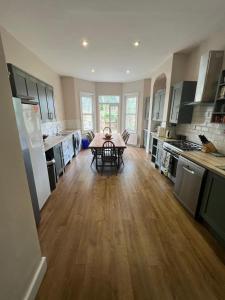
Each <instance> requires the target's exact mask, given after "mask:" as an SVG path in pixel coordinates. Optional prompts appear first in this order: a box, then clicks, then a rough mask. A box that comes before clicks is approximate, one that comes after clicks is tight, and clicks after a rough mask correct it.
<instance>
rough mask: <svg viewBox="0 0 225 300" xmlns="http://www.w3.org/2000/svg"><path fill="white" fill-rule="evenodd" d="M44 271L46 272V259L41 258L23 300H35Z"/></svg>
mask: <svg viewBox="0 0 225 300" xmlns="http://www.w3.org/2000/svg"><path fill="white" fill-rule="evenodd" d="M46 270H47V260H46V257H42V258H41V261H40V264H39V265H38V267H37V270H36V272H35V274H34V276H33V278H32V280H31V283H30V286H29V288H28V290H27V292H26V295H25V297H24V300H34V299H35V297H36V295H37V292H38V289H39V287H40V285H41V282H42V279H43V277H44V275H45V272H46Z"/></svg>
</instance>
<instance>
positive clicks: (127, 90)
mask: <svg viewBox="0 0 225 300" xmlns="http://www.w3.org/2000/svg"><path fill="white" fill-rule="evenodd" d="M132 93H137V94H138V117H137V134H138V142H137V145H138V146H140V145H141V144H142V139H143V102H144V101H143V99H144V80H138V81H133V82H128V83H124V84H123V107H122V111H123V117H122V130H123V129H125V109H126V107H125V106H126V103H125V96H126V94H132Z"/></svg>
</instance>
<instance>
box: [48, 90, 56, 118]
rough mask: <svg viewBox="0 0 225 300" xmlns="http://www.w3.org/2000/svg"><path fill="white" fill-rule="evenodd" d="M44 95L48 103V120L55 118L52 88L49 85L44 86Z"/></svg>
mask: <svg viewBox="0 0 225 300" xmlns="http://www.w3.org/2000/svg"><path fill="white" fill-rule="evenodd" d="M46 96H47V103H48V118H49V119H50V120H53V119H55V106H54V95H53V88H52V87H51V86H47V87H46Z"/></svg>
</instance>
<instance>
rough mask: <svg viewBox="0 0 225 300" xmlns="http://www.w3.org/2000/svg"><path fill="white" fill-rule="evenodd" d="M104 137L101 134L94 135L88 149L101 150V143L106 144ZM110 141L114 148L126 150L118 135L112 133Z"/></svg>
mask: <svg viewBox="0 0 225 300" xmlns="http://www.w3.org/2000/svg"><path fill="white" fill-rule="evenodd" d="M104 137H105V135H104V134H103V133H96V134H95V137H94V139H93V141H92V142H91V143H90V145H89V148H102V145H103V143H104V142H106V139H105V138H104ZM110 141H112V142H113V143H114V145H115V147H116V148H126V145H125V143H124V140H123V138H122V136H121V134H120V133H113V134H112V139H111V140H110Z"/></svg>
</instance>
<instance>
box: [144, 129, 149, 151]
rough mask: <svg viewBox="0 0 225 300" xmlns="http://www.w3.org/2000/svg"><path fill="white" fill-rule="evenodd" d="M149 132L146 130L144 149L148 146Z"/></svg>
mask: <svg viewBox="0 0 225 300" xmlns="http://www.w3.org/2000/svg"><path fill="white" fill-rule="evenodd" d="M147 139H148V130H145V129H144V148H146V146H147Z"/></svg>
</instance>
